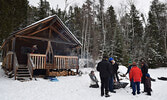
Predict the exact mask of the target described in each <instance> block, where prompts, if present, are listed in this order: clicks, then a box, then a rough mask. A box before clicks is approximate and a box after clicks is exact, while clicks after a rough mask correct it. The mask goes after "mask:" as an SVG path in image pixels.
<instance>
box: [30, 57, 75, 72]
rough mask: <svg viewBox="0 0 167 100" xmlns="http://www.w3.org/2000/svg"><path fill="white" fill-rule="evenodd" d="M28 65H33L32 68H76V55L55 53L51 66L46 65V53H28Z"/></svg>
mask: <svg viewBox="0 0 167 100" xmlns="http://www.w3.org/2000/svg"><path fill="white" fill-rule="evenodd" d="M33 64H34V65H33ZM28 66H33V68H32V69H47V68H49V69H78V57H77V56H59V55H55V56H54V61H53V67H46V55H44V54H29V55H28Z"/></svg>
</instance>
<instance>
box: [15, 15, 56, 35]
mask: <svg viewBox="0 0 167 100" xmlns="http://www.w3.org/2000/svg"><path fill="white" fill-rule="evenodd" d="M51 19H53V18H49V19H47V20H44V21H41V22H39V23H36V24H34V25H31V26H29V27H26V28H24V29H22V30H20V31H19V32H17V33H16V34H19V33H22V32H24V31H26V30H29V29H31V28H33V27H36V26H38V25H39V24H41V23H45V22H48V21H50V20H51Z"/></svg>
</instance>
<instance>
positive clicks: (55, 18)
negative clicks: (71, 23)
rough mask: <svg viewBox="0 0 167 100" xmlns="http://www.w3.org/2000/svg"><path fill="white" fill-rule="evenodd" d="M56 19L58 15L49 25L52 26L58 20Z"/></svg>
mask: <svg viewBox="0 0 167 100" xmlns="http://www.w3.org/2000/svg"><path fill="white" fill-rule="evenodd" d="M56 20H57V17H56V18H54V19H53V20H52V21H51V23H50V24H49V26H52V25H53V24H54V23H55V22H56Z"/></svg>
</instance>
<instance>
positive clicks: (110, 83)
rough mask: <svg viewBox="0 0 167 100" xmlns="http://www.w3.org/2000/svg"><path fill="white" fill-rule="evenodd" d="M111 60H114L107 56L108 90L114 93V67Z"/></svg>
mask: <svg viewBox="0 0 167 100" xmlns="http://www.w3.org/2000/svg"><path fill="white" fill-rule="evenodd" d="M112 60H114V59H113V58H112V57H110V58H109V62H110V63H111V68H110V69H111V75H110V78H109V91H110V92H112V93H116V91H114V67H113V65H112Z"/></svg>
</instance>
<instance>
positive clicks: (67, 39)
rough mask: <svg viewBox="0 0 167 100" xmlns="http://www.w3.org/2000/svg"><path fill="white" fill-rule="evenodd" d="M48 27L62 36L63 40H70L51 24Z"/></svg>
mask: <svg viewBox="0 0 167 100" xmlns="http://www.w3.org/2000/svg"><path fill="white" fill-rule="evenodd" d="M50 28H51V29H52V30H53V31H55V32H56V33H58V34H59V35H60V37H62V38H63V39H64V40H66V41H68V42H71V41H70V40H69V39H67V38H66V37H65V36H63V35H62V34H61V33H60V32H59V31H58V30H57V29H55V28H54V27H53V26H50Z"/></svg>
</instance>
